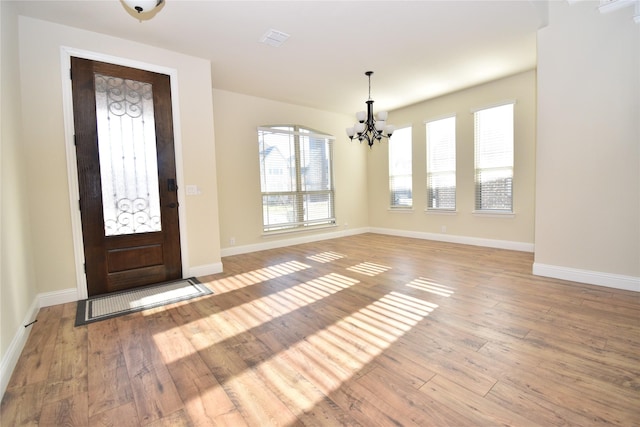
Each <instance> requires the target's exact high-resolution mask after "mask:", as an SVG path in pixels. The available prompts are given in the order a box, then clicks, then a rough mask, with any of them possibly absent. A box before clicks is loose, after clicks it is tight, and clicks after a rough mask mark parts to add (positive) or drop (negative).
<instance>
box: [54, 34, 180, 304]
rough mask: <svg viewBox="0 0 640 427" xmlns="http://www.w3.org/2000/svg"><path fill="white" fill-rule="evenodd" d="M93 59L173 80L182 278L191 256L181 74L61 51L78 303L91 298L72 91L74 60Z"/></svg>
mask: <svg viewBox="0 0 640 427" xmlns="http://www.w3.org/2000/svg"><path fill="white" fill-rule="evenodd" d="M72 56H75V57H78V58H84V59H90V60H93V61H100V62H108V63H111V64H116V65H122V66H125V67H131V68H138V69H141V70H145V71H151V72H156V73H161V74H166V75H168V76H169V78H170V81H171V107H172V109H173V133H174V135H173V139H174V150H175V162H176V179H177V181H178V218H179V229H180V250H181V254H182V259H181V262H182V277H183V278H184V277H188V276H189V269H188V265H189V262H188V260H189V257H188V252H187V247H188V245H187V226H186V218H187V213H186V201H185V184H184V182H185V181H184V168H183V159H182V138H181V131H180V120H179V117H180V109H179V102H178V99H179V96H178V71H177V70H176V69H173V68H168V67H164V66H160V65H154V64H149V63H145V62H140V61H134V60H131V59H127V58H120V57H116V56H110V55H104V54H101V53H97V52H91V51H86V50H81V49H75V48H71V47H67V46H62V47H61V48H60V66H61V76H62V106H63V115H64V136H65V148H66V154H67V156H66V157H67V179H68V184H69V207H70V212H71V229H72V235H73V252H74V260H75V270H76V289H77V298H78V300H83V299H86V298H87V297H88V290H87V277H86V275H85V271H84V263H85V257H84V245H83V237H82V219H81V217H80V204H79V200H80V190H79V187H78V166H77V162H76V147H75V142H74V134H75V130H74V121H73V95H72V90H71V78H70V75H69V73H70V70H71V57H72Z"/></svg>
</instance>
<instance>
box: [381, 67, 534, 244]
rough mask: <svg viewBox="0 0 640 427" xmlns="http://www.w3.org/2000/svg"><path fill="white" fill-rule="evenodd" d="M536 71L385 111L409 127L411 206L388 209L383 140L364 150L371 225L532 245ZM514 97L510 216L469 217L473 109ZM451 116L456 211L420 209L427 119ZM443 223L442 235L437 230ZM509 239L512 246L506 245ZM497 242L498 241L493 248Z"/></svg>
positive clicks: (423, 197)
mask: <svg viewBox="0 0 640 427" xmlns="http://www.w3.org/2000/svg"><path fill="white" fill-rule="evenodd" d="M535 91H536V82H535V72H534V71H528V72H525V73H521V74H518V75H515V76H512V77H509V78H505V79H501V80H498V81H495V82H491V83H487V84H484V85H481V86H476V87H473V88H470V89H467V90H463V91H460V92H456V93H452V94H450V95H446V96H442V97H439V98H436V99H432V100H429V101H425V102H421V103H419V104H415V105H412V106H410V107H406V108H403V109H400V110H396V111H392V112H390V114H389V122H390V123H394V124H395V125H396V126H399V127H404V126H406V125H411V126H412V136H413V210H412V211H411V212H408V213H407V212H398V211H392V210H390V209H389V190H388V189H389V181H388V180H389V175H388V161H389V157H388V153H389V152H388V143H387V142H383V143H382V144H377V143H376V145H374V147H373V149H372V150H371V153H369V154H370V155H369V160H370V162H369V219H370V225H371V226H372V227H379V228H384V229H394V230H405V231H408V232H412V233H429V234H430V237H435V238H439V239H442V240H453V241H456V240H457V241H463V242H464V241H467V242H469V243H473V242H474V241H476V240H475V239H482V240H481V241H491V240H495V241H501V242H502V243H505V244H506V246H514V247H516V248H530V247H532V243H533V234H534V230H533V228H534V227H533V225H534V192H535V116H536V107H535V106H536V92H535ZM505 100H515V102H516V104H515V113H514V116H515V117H514V120H515V128H514V133H515V154H514V156H515V159H514V161H515V163H514V179H513V182H514V190H513V192H514V196H513V197H514V212H515V215H514V216H512V217H504V216H502V217H499V216H486V215H478V214H476V215H474V214H472V211H473V210H474V197H475V193H474V154H473V153H474V148H473V145H474V137H473V113H472V112H471V110H472V109H476V108H479V107H484V106H490V105H491V104H495V103H499V102H502V101H505ZM452 114H455V115H456V155H457V182H456V191H457V197H456V208H457V213H456V214H455V215H444V214H432V213H425V209H426V206H427V204H426V203H427V201H426V147H425V137H426V132H425V124H424V122H425V121H426V120H430V119H433V118H438V117H441V116H444V115H452ZM442 227H446V233H443V232H442ZM510 243H513V245H510ZM500 245H501V244H500V243H498V246H500Z"/></svg>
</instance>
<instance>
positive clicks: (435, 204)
mask: <svg viewBox="0 0 640 427" xmlns="http://www.w3.org/2000/svg"><path fill="white" fill-rule="evenodd" d="M426 133H427V208H428V209H442V210H455V208H456V118H455V116H452V117H447V118H443V119H438V120H432V121H428V122H427V123H426Z"/></svg>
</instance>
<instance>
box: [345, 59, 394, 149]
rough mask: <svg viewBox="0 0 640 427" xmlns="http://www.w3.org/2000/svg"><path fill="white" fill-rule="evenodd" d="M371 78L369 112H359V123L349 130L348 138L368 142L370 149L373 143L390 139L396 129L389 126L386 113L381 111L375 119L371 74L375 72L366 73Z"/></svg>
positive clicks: (368, 101)
mask: <svg viewBox="0 0 640 427" xmlns="http://www.w3.org/2000/svg"><path fill="white" fill-rule="evenodd" d="M364 74H365V75H366V76H367V77H368V78H369V99H368V100H367V111H366V112H365V111H358V112H357V113H356V118H357V119H358V123H356V124H354V125H353V126H351V127H348V128H347V136H348V137H349V139H350V140H353V138H357V139H358V140H359V141H360V142H362V141H367V144H369V148H371V147H372V146H373V142H374V141H375V140H378V142H379V141H380V140H381V139H382V138H390V137H391V134H392V133H393V131H394V130H395V129H396V128H395V126H393V125H388V124H387V115H388V113H387V112H386V111H380V112H379V113H378V114H377V116H376V119H377V121H376V119H374V118H373V99H371V74H373V71H367V72H366V73H364Z"/></svg>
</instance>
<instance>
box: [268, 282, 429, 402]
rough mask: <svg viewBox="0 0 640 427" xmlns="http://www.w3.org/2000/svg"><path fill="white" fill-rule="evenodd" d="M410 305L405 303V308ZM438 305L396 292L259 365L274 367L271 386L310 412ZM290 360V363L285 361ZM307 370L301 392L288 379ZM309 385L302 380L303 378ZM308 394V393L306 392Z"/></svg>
mask: <svg viewBox="0 0 640 427" xmlns="http://www.w3.org/2000/svg"><path fill="white" fill-rule="evenodd" d="M402 304H404V307H401V306H402ZM437 307H438V305H437V304H433V303H431V302H429V301H425V300H421V299H419V298H415V297H412V296H409V295H404V294H402V293H400V292H391V293H389V294H386V295H384V296H383V297H381V298H380V299H378V300H377V301H374V302H373V303H371V304H368V305H367V306H366V307H363V308H362V309H360V310H358V311H357V312H355V313H352V314H349V315H346V316H344V317H343V318H341V319H340V320H338V321H337V322H335V323H333V324H331V325H330V326H328V327H326V328H323V329H321V330H318V331H317V332H316V333H314V334H312V335H310V336H307V337H306V338H305V339H304V340H301V341H299V342H296V343H295V344H293V345H292V346H291V347H289V348H287V349H285V350H282V352H281V353H280V354H278V356H277V357H274V358H270V359H269V360H267V361H265V362H263V363H262V364H261V366H260V367H259V368H258V370H260V371H261V372H262V371H263V370H264V371H265V372H268V373H269V375H268V377H265V380H266V379H269V378H270V379H272V380H271V381H269V388H270V389H271V390H272V391H274V392H275V393H276V394H277V395H279V396H287V398H288V399H289V401H290V402H292V403H293V402H295V405H300V406H295V405H293V406H292V407H296V408H299V409H298V411H300V412H301V411H308V410H309V409H310V408H312V407H314V405H316V404H317V403H318V402H320V401H321V400H322V399H324V398H325V396H330V394H331V393H332V392H334V391H335V390H337V389H338V388H340V387H341V386H342V385H343V384H344V383H345V382H347V381H349V380H350V379H351V378H353V376H354V375H356V374H357V373H358V372H359V371H360V370H362V369H363V368H364V367H365V366H367V365H368V364H370V363H371V362H372V361H373V360H374V359H375V358H376V357H378V356H379V355H381V354H382V353H383V352H384V351H385V350H386V349H388V348H389V347H390V346H391V345H392V344H393V343H394V342H396V341H397V340H398V339H400V338H401V337H402V336H403V335H405V334H406V333H407V332H409V331H410V330H411V328H412V326H414V325H416V324H417V323H418V322H420V321H422V320H423V319H424V318H425V317H426V316H428V315H429V313H431V312H433V310H435V309H436V308H437ZM282 360H287V363H282ZM267 367H268V369H267ZM289 371H293V372H305V376H306V377H307V378H309V380H310V381H307V380H306V379H305V378H299V379H298V380H297V381H296V387H295V390H296V392H295V393H293V394H292V393H291V391H290V386H288V385H287V384H286V382H283V381H282V377H286V376H287V375H290V374H289V373H288V372H289ZM303 380H304V382H306V383H307V384H305V385H301V382H303ZM301 393H303V394H301Z"/></svg>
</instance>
